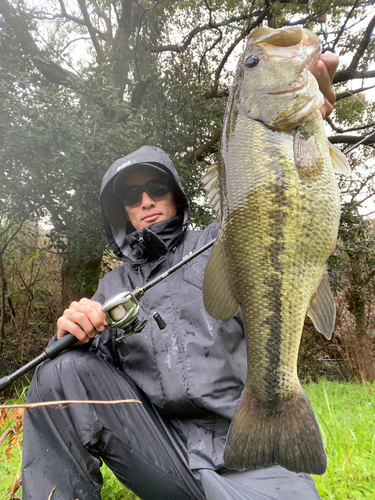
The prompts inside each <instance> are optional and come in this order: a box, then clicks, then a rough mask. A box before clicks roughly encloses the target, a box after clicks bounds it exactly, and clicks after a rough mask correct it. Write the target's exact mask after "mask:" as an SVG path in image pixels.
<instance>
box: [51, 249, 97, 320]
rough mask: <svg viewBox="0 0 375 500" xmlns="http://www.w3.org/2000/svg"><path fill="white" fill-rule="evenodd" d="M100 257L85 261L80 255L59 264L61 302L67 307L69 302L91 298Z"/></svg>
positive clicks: (94, 288) (63, 306) (64, 307)
mask: <svg viewBox="0 0 375 500" xmlns="http://www.w3.org/2000/svg"><path fill="white" fill-rule="evenodd" d="M101 264H102V259H101V258H99V259H96V260H90V261H85V260H84V259H83V258H82V257H80V258H75V259H74V258H71V259H69V260H64V261H63V264H62V266H61V277H62V287H61V302H62V308H63V310H64V309H67V308H68V307H69V305H70V304H71V302H73V301H74V300H80V299H81V298H82V297H87V298H91V296H92V295H93V294H94V292H95V290H96V288H97V285H98V281H99V278H100V271H101Z"/></svg>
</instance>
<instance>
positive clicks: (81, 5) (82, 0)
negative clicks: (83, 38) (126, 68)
mask: <svg viewBox="0 0 375 500" xmlns="http://www.w3.org/2000/svg"><path fill="white" fill-rule="evenodd" d="M77 2H78V5H79V8H80V9H81V12H82V15H83V19H84V20H85V26H86V28H87V29H88V32H89V34H90V37H91V40H92V43H93V45H94V47H95V50H96V53H97V54H98V57H99V58H102V57H103V55H104V54H103V50H102V48H101V46H100V44H99V42H98V39H97V38H96V33H95V29H94V27H93V25H92V24H91V21H90V16H89V13H88V12H87V7H86V2H85V0H77Z"/></svg>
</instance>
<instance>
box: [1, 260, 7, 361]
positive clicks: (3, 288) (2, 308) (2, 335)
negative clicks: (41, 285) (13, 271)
mask: <svg viewBox="0 0 375 500" xmlns="http://www.w3.org/2000/svg"><path fill="white" fill-rule="evenodd" d="M0 287H1V296H0V297H1V298H0V355H1V354H2V352H3V347H4V326H5V289H6V281H5V275H4V261H3V254H2V253H1V252H0Z"/></svg>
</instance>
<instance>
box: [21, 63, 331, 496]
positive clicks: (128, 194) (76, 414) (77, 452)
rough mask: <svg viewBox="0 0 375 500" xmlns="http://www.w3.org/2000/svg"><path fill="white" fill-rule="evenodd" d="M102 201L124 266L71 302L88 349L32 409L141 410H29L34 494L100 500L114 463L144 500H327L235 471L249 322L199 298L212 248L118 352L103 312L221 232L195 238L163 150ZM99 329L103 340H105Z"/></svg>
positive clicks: (28, 463) (44, 372) (42, 376)
mask: <svg viewBox="0 0 375 500" xmlns="http://www.w3.org/2000/svg"><path fill="white" fill-rule="evenodd" d="M336 66H337V59H336V58H335V57H331V56H328V57H327V56H324V57H323V62H322V60H321V61H320V62H319V63H318V64H317V67H316V71H315V72H316V74H317V73H319V72H320V75H317V76H318V77H319V78H318V80H320V86H321V88H322V90H323V91H324V92H325V95H326V97H327V98H328V100H327V101H326V104H325V106H324V109H322V114H323V116H325V115H326V114H327V113H329V112H330V109H331V105H332V103H333V101H334V94H333V97H332V89H331V86H330V84H331V81H332V77H333V73H334V71H335V69H336ZM101 205H102V212H103V218H104V225H105V230H106V234H107V237H108V240H109V242H110V244H111V246H112V248H113V250H114V252H115V254H116V255H117V256H118V257H120V258H121V259H123V261H124V264H123V265H122V266H121V267H118V268H117V269H115V270H114V271H112V272H111V273H109V274H107V275H106V276H105V277H104V278H103V279H102V281H101V282H100V284H99V287H98V290H97V292H96V294H95V295H94V297H93V298H92V300H88V299H82V300H81V301H79V302H73V303H72V304H71V306H70V307H69V309H67V310H66V311H64V314H63V316H62V317H61V318H60V319H59V320H58V324H57V326H58V329H57V338H61V337H62V336H64V335H65V334H66V333H67V332H71V333H72V334H73V335H75V336H76V337H77V339H79V340H80V341H82V342H84V343H86V347H78V348H74V349H71V350H69V351H67V352H65V353H63V354H61V355H60V356H58V357H57V358H56V359H54V360H50V361H47V362H45V363H43V364H42V365H41V366H40V367H39V368H38V370H37V371H36V373H35V376H34V378H33V381H32V383H31V385H30V389H29V393H28V400H29V402H36V401H53V400H114V401H115V400H122V399H138V400H140V401H142V404H139V403H129V404H116V405H98V404H73V405H68V406H67V407H65V408H53V407H41V408H37V409H35V410H32V411H29V412H27V413H26V415H25V433H24V459H23V498H24V500H26V499H38V500H39V499H44V498H46V499H47V498H50V495H51V492H52V491H53V495H52V497H51V498H53V500H56V499H60V500H70V499H76V498H78V499H79V500H84V499H90V500H95V499H99V498H100V489H101V483H102V478H101V474H100V465H101V461H102V460H103V461H104V462H106V464H107V465H108V466H109V467H110V468H111V469H112V470H113V472H114V473H115V474H116V476H117V477H118V479H119V480H120V481H121V482H122V483H123V484H125V485H126V486H127V487H128V488H130V489H131V490H133V491H134V492H135V493H136V494H137V495H138V496H139V497H140V498H142V500H172V499H173V500H205V499H206V500H241V499H242V500H250V499H252V500H261V499H262V500H263V499H266V498H267V499H279V498H280V499H281V498H283V499H286V498H287V499H290V500H292V499H301V500H302V499H303V500H310V499H311V500H313V499H318V498H319V496H318V494H317V491H316V488H315V484H314V481H313V479H312V478H311V477H310V476H308V475H306V474H295V473H291V472H289V471H286V470H285V469H283V468H281V467H278V466H274V467H269V468H263V469H259V470H255V471H244V472H236V471H228V470H226V469H225V467H224V463H223V451H224V445H225V439H226V435H227V432H228V428H229V425H230V421H231V419H232V417H233V415H234V412H235V409H236V406H237V402H238V399H239V397H240V395H241V392H242V389H243V385H244V381H245V377H246V352H245V351H246V349H245V342H244V335H243V324H242V319H241V316H240V315H237V316H236V317H234V318H232V319H230V320H229V321H227V322H226V323H225V324H223V323H222V322H220V321H217V320H214V319H213V318H211V317H210V316H209V315H208V314H207V313H206V311H205V309H204V306H203V300H202V279H203V274H204V269H205V265H206V262H207V259H208V256H209V251H206V252H204V253H203V254H201V255H200V256H199V257H197V258H196V259H195V260H194V261H193V262H191V263H188V264H187V265H186V266H184V267H183V268H181V269H179V270H178V271H177V272H175V273H174V274H172V275H171V276H170V277H168V278H167V279H165V280H164V281H162V282H160V283H159V284H158V285H156V286H155V287H153V288H152V289H150V290H149V291H148V292H147V293H146V294H145V296H144V297H143V299H142V313H141V316H144V317H149V316H150V315H151V313H152V312H153V311H155V310H156V311H158V312H159V313H160V315H161V316H162V318H163V319H164V321H165V322H166V324H167V326H166V328H165V329H164V330H159V329H158V327H157V325H156V324H155V323H154V322H150V323H149V324H148V325H147V326H146V327H145V329H144V330H143V331H142V332H140V333H138V334H136V335H133V336H130V337H128V338H127V340H126V344H127V347H128V349H129V354H128V355H127V356H123V355H121V353H120V352H119V351H118V349H117V345H116V342H115V340H116V338H117V337H119V336H120V335H121V330H116V329H111V330H109V329H108V328H107V327H108V324H107V323H106V321H105V317H104V314H103V312H102V308H101V305H102V304H103V303H104V301H105V300H107V299H108V298H109V297H111V296H113V295H114V294H116V293H119V292H123V291H125V290H129V291H131V290H133V289H134V288H136V287H137V286H142V285H144V284H145V283H147V282H149V281H150V280H152V279H153V278H155V277H157V276H159V275H160V274H162V273H163V272H164V271H166V270H167V269H169V268H170V267H171V266H172V265H174V264H176V263H177V262H180V261H181V260H182V258H183V257H184V256H185V255H187V254H188V253H189V252H191V251H194V250H196V249H198V248H200V247H202V246H203V245H204V244H205V243H207V242H208V241H210V240H212V239H213V238H214V237H215V236H216V233H217V225H216V223H214V224H211V225H210V226H208V227H207V228H206V229H205V230H203V231H188V229H187V227H188V224H189V203H188V200H187V198H186V196H185V193H184V191H183V188H182V185H181V182H180V180H179V178H178V175H177V172H176V170H175V169H174V167H173V165H172V163H171V161H170V159H169V158H168V156H167V155H166V154H165V153H164V152H163V151H162V150H160V149H158V148H154V147H149V146H144V147H142V148H141V149H139V150H138V151H136V152H135V153H132V154H130V155H128V156H127V157H125V158H122V159H120V160H117V161H116V162H115V163H114V164H113V165H112V166H111V167H110V169H109V170H108V172H107V173H106V175H105V176H104V178H103V182H102V190H101ZM97 332H101V334H100V335H97V336H96V333H97Z"/></svg>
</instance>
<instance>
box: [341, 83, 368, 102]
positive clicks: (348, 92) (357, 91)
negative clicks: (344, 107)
mask: <svg viewBox="0 0 375 500" xmlns="http://www.w3.org/2000/svg"><path fill="white" fill-rule="evenodd" d="M374 87H375V85H371V87H361V88H359V89H355V90H346V91H345V92H340V93H339V94H336V102H337V101H339V100H340V99H345V98H346V97H351V96H352V95H355V94H360V93H361V92H366V90H371V89H373V88H374Z"/></svg>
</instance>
